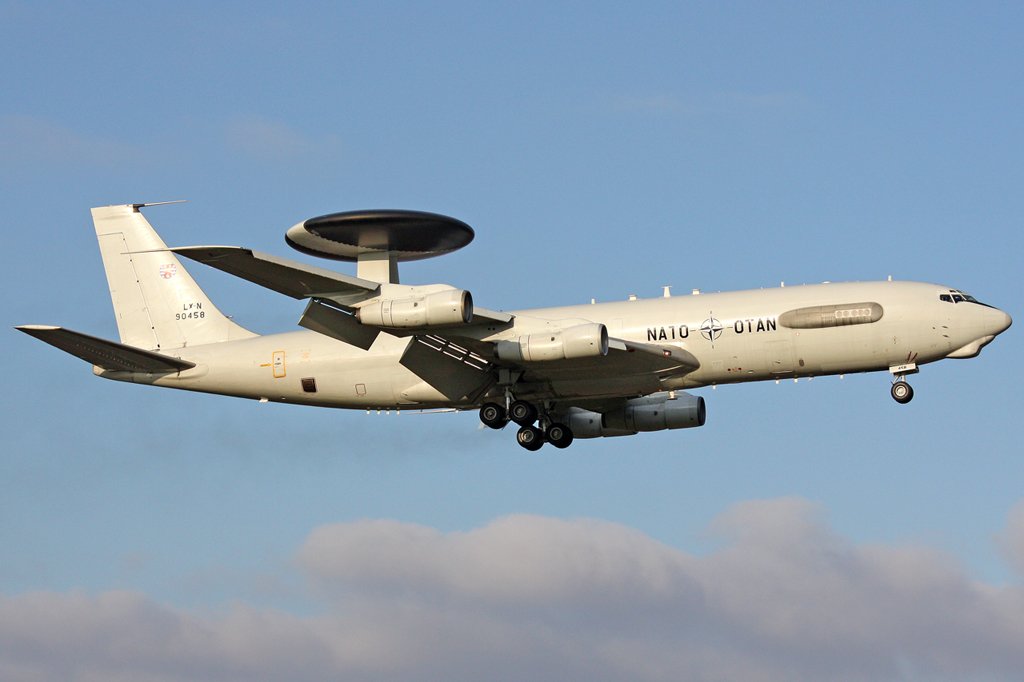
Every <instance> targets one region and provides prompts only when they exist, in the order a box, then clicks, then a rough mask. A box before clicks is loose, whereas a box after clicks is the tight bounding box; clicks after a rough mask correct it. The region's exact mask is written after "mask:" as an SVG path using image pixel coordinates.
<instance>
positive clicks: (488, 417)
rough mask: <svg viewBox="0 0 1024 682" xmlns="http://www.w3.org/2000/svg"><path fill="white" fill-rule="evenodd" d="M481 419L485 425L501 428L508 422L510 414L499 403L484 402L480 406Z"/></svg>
mask: <svg viewBox="0 0 1024 682" xmlns="http://www.w3.org/2000/svg"><path fill="white" fill-rule="evenodd" d="M480 421H481V422H483V423H484V426H489V427H490V428H492V429H501V428H504V427H505V425H506V424H508V415H507V414H506V413H505V408H504V407H502V406H501V405H499V404H498V403H484V404H483V405H481V406H480Z"/></svg>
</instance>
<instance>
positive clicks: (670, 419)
mask: <svg viewBox="0 0 1024 682" xmlns="http://www.w3.org/2000/svg"><path fill="white" fill-rule="evenodd" d="M669 396H670V394H668V393H656V394H654V395H650V396H647V397H645V398H634V399H633V400H630V401H628V402H627V403H626V406H625V407H623V408H622V409H618V410H613V411H611V412H605V413H604V414H598V413H597V412H590V411H588V410H583V409H580V408H572V409H571V410H570V411H569V413H568V414H567V415H566V425H567V426H568V427H569V428H570V429H572V432H573V435H574V436H575V437H576V438H598V437H602V436H627V435H632V434H634V433H638V432H640V431H664V430H665V429H689V428H693V427H695V426H704V422H705V420H706V419H707V410H706V408H705V406H704V398H702V397H700V396H695V395H690V394H689V393H676V394H675V398H671V397H669Z"/></svg>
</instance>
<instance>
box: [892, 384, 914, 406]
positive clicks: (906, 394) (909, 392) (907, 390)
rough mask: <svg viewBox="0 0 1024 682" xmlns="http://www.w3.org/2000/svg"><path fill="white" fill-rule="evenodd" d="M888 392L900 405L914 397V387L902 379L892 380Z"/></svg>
mask: <svg viewBox="0 0 1024 682" xmlns="http://www.w3.org/2000/svg"><path fill="white" fill-rule="evenodd" d="M889 392H890V393H891V394H892V399H893V400H895V401H896V402H898V403H899V404H900V405H906V404H907V403H909V402H910V401H911V400H913V399H914V388H913V387H912V386H911V385H910V384H908V383H907V382H906V381H903V380H902V379H900V380H899V381H896V382H893V385H892V389H890V391H889Z"/></svg>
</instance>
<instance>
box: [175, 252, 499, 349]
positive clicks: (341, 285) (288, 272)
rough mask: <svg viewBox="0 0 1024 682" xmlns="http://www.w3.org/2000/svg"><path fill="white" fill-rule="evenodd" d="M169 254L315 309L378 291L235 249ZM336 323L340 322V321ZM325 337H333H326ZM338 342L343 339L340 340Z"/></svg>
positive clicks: (492, 316)
mask: <svg viewBox="0 0 1024 682" xmlns="http://www.w3.org/2000/svg"><path fill="white" fill-rule="evenodd" d="M169 250H170V251H173V252H174V253H177V254H180V255H182V256H185V257H186V258H190V259H192V260H194V261H198V262H200V263H203V264H205V265H209V266H210V267H213V268H217V269H218V270H222V271H224V272H226V273H228V274H231V275H235V276H236V277H241V278H242V279H245V280H248V281H250V282H253V283H254V284H259V285H260V286H261V287H266V288H267V289H271V290H273V291H276V292H278V293H280V294H284V295H285V296H291V297H292V298H297V299H303V298H309V299H313V302H314V303H315V304H316V305H317V306H320V307H323V308H328V307H330V308H334V306H340V307H341V308H344V309H351V306H353V305H355V304H356V303H360V302H362V301H365V300H367V299H369V298H373V297H374V296H376V295H377V294H378V293H379V289H380V284H379V283H378V282H372V281H370V280H366V279H360V278H359V277H352V276H349V275H344V274H342V273H340V272H334V271H332V270H325V269H323V268H318V267H314V266H312V265H305V264H304V263H298V262H296V261H292V260H288V259H286V258H278V257H276V256H271V255H270V254H266V253H260V252H258V251H252V250H251V249H245V248H242V247H238V246H179V247H177V248H173V249H169ZM321 300H323V301H330V303H331V304H333V305H328V304H325V303H321V302H320V301H321ZM307 312H309V310H307ZM323 312H324V315H325V316H326V315H330V311H323ZM335 319H339V320H340V318H335ZM511 320H512V316H511V315H509V314H508V313H502V312H498V311H496V310H488V309H486V308H479V307H474V309H473V319H472V320H470V321H469V324H470V325H478V324H507V323H508V322H510V321H511ZM346 322H347V321H346V320H340V321H339V324H341V325H345V326H346V327H351V325H352V324H358V323H357V322H355V321H354V320H352V321H351V324H347V325H346V324H345V323H346ZM300 324H301V322H300ZM303 326H305V325H303ZM311 328H312V327H311ZM365 328H366V329H367V330H368V331H367V332H366V334H371V333H373V335H374V338H376V334H375V332H377V331H381V330H384V331H387V332H388V333H389V334H393V335H395V336H411V335H413V334H417V333H422V330H416V329H393V328H390V327H381V328H378V327H365ZM369 330H373V331H372V332H371V331H369ZM316 331H320V332H322V333H326V332H325V331H324V329H317V330H316ZM328 336H334V335H333V334H328ZM337 338H341V337H337ZM341 340H346V339H344V338H342V339H341ZM371 343H372V341H371ZM356 345H359V344H356Z"/></svg>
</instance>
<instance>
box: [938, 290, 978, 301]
mask: <svg viewBox="0 0 1024 682" xmlns="http://www.w3.org/2000/svg"><path fill="white" fill-rule="evenodd" d="M939 300H940V301H944V302H946V303H977V304H978V305H985V304H984V303H982V302H981V301H979V300H978V299H976V298H974V297H973V296H971V295H970V294H965V293H964V292H962V291H960V290H958V289H950V290H949V293H948V294H939Z"/></svg>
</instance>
